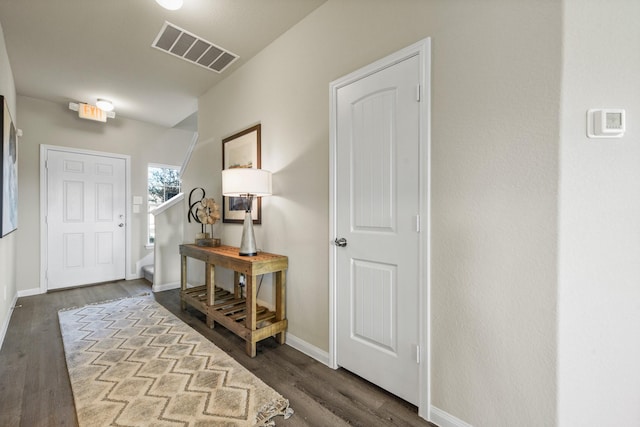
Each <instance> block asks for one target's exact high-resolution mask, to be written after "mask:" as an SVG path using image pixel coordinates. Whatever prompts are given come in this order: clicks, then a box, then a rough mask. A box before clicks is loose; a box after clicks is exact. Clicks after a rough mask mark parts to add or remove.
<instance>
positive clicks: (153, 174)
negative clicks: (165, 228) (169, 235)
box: [147, 165, 181, 245]
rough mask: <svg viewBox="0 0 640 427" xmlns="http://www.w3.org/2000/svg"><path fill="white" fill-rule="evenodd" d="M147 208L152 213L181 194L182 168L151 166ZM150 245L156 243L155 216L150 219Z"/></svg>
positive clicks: (150, 216)
mask: <svg viewBox="0 0 640 427" xmlns="http://www.w3.org/2000/svg"><path fill="white" fill-rule="evenodd" d="M147 183H148V185H147V208H148V211H149V212H151V211H152V210H154V209H155V208H157V207H158V206H160V205H161V204H163V203H164V202H166V201H167V200H169V199H171V198H172V197H174V196H176V195H178V193H180V186H181V182H180V166H167V165H149V169H148V180H147ZM148 224H149V227H148V243H149V244H150V245H151V244H153V242H154V241H155V224H154V217H153V215H151V214H149V219H148Z"/></svg>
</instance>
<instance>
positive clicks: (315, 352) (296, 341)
mask: <svg viewBox="0 0 640 427" xmlns="http://www.w3.org/2000/svg"><path fill="white" fill-rule="evenodd" d="M287 345H288V346H290V347H293V348H295V349H296V350H298V351H299V352H301V353H304V354H306V355H307V356H309V357H311V358H313V359H316V360H317V361H318V362H320V363H322V364H324V365H327V366H329V353H328V352H326V351H324V350H322V349H320V348H318V347H316V346H314V345H311V344H309V343H308V342H306V341H304V340H301V339H300V338H298V337H296V336H295V335H291V334H290V333H288V332H287Z"/></svg>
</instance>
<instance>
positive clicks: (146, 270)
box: [142, 264, 154, 284]
mask: <svg viewBox="0 0 640 427" xmlns="http://www.w3.org/2000/svg"><path fill="white" fill-rule="evenodd" d="M153 271H154V266H153V264H149V265H145V266H144V267H142V274H143V276H144V278H145V279H146V280H148V281H149V282H151V284H153Z"/></svg>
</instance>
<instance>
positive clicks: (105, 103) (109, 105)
mask: <svg viewBox="0 0 640 427" xmlns="http://www.w3.org/2000/svg"><path fill="white" fill-rule="evenodd" d="M96 107H98V108H99V109H101V110H102V111H107V112H109V111H113V102H111V101H109V100H107V99H102V98H98V102H96Z"/></svg>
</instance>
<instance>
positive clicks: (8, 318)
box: [0, 294, 18, 348]
mask: <svg viewBox="0 0 640 427" xmlns="http://www.w3.org/2000/svg"><path fill="white" fill-rule="evenodd" d="M17 302H18V295H17V294H16V295H14V296H13V299H12V300H11V305H10V306H9V310H8V311H7V316H6V317H5V319H4V322H3V323H2V329H1V330H0V348H2V344H4V337H5V335H7V329H9V322H10V321H11V314H13V308H14V307H15V306H16V303H17Z"/></svg>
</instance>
